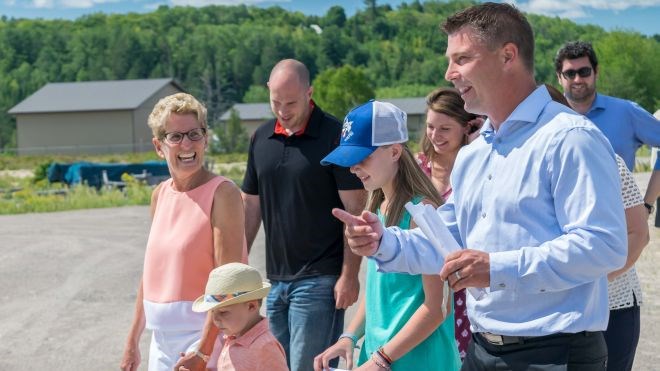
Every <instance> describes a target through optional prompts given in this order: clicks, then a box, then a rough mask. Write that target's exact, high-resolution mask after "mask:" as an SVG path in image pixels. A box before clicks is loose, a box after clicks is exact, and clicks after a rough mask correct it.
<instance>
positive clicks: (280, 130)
mask: <svg viewBox="0 0 660 371" xmlns="http://www.w3.org/2000/svg"><path fill="white" fill-rule="evenodd" d="M312 111H314V102H313V101H309V118H308V119H307V122H306V123H305V126H303V127H302V129H300V130H298V131H296V132H295V133H293V135H296V136H300V135H303V134H305V130H306V129H307V125H309V120H311V119H312ZM273 132H274V133H275V134H280V135H284V136H286V137H288V136H289V133H288V132H287V131H286V129H285V128H284V126H282V124H280V120H276V121H275V130H274V131H273Z"/></svg>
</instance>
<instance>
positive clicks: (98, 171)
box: [47, 161, 170, 188]
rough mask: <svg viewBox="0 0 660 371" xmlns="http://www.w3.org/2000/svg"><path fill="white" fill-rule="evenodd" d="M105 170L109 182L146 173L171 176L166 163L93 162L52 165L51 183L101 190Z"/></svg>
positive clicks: (49, 173)
mask: <svg viewBox="0 0 660 371" xmlns="http://www.w3.org/2000/svg"><path fill="white" fill-rule="evenodd" d="M103 170H105V171H106V172H107V174H108V180H110V181H121V176H122V174H124V173H127V174H142V173H144V172H145V171H146V173H147V174H148V175H150V176H153V177H164V176H169V175H170V172H169V169H168V168H167V163H166V162H165V161H145V162H142V163H133V164H110V163H93V162H74V163H72V164H58V163H55V162H54V163H52V164H51V165H50V166H49V167H48V173H47V175H48V181H49V182H63V183H66V184H69V185H72V184H79V183H81V182H82V183H86V184H87V185H89V186H90V187H96V188H100V187H101V186H102V185H103V175H102V173H103Z"/></svg>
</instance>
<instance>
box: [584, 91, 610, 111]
mask: <svg viewBox="0 0 660 371" xmlns="http://www.w3.org/2000/svg"><path fill="white" fill-rule="evenodd" d="M605 108H606V104H605V99H603V96H602V95H600V94H598V93H596V98H594V102H593V103H592V104H591V108H589V110H588V111H587V114H589V113H591V112H592V111H595V110H604V109H605Z"/></svg>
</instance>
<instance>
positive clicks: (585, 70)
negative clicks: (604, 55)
mask: <svg viewBox="0 0 660 371" xmlns="http://www.w3.org/2000/svg"><path fill="white" fill-rule="evenodd" d="M561 74H562V76H564V78H565V79H567V80H573V79H574V78H575V75H578V76H580V77H582V78H585V77H589V76H591V67H582V68H580V69H577V70H566V71H561Z"/></svg>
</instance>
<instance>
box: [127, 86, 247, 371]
mask: <svg viewBox="0 0 660 371" xmlns="http://www.w3.org/2000/svg"><path fill="white" fill-rule="evenodd" d="M148 124H149V127H150V128H151V130H152V132H153V135H154V138H153V144H154V147H155V149H156V153H158V156H160V157H161V158H163V159H165V161H167V166H168V168H169V171H170V175H171V178H170V179H168V180H166V181H164V182H162V183H161V184H159V185H158V186H157V187H156V188H155V189H154V191H153V194H152V196H151V216H152V224H151V231H150V233H149V240H148V242H147V248H146V253H145V259H144V271H143V276H142V281H141V283H140V285H139V288H138V293H137V301H136V304H135V314H134V317H133V323H132V325H131V329H130V332H129V335H128V339H127V341H126V345H125V348H124V355H123V359H122V361H121V365H120V367H121V369H122V370H137V368H138V366H139V364H140V350H139V340H140V336H141V335H142V332H143V330H144V328H145V327H146V328H148V329H150V330H152V331H153V334H152V339H151V345H150V348H149V362H148V363H149V370H172V369H174V367H175V365H177V366H179V365H185V366H186V368H187V369H199V368H204V367H208V368H213V367H214V365H210V364H206V363H207V362H208V360H209V359H213V360H217V356H216V357H210V356H211V353H212V352H213V351H214V350H216V352H217V351H219V345H220V341H216V338H217V336H218V330H217V328H215V327H214V326H213V322H212V319H211V317H209V316H207V315H206V314H205V313H201V314H200V313H194V312H193V311H192V302H193V301H194V300H195V299H196V298H197V297H199V296H200V295H203V293H204V289H205V285H206V278H207V277H208V275H209V272H211V270H212V269H213V268H215V267H217V266H219V265H222V264H225V263H229V262H240V261H243V262H246V261H247V248H246V243H245V228H244V219H245V218H244V215H243V202H242V200H241V196H240V192H239V190H238V187H237V186H236V185H235V184H234V183H233V182H231V181H230V180H228V179H226V178H224V177H221V176H217V175H215V174H213V173H211V172H210V171H209V170H207V169H205V168H204V166H203V164H204V151H205V149H206V147H207V145H208V137H207V133H206V128H207V125H206V108H204V106H203V105H202V104H201V103H200V102H199V101H197V100H196V99H195V98H194V97H193V96H191V95H189V94H185V93H178V94H174V95H170V96H168V97H165V98H163V99H161V100H160V101H159V102H158V103H157V104H156V106H155V107H154V109H153V111H152V112H151V114H150V115H149V120H148ZM216 343H217V344H216ZM181 356H183V358H181V359H180V357H181ZM177 362H178V364H177Z"/></svg>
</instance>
